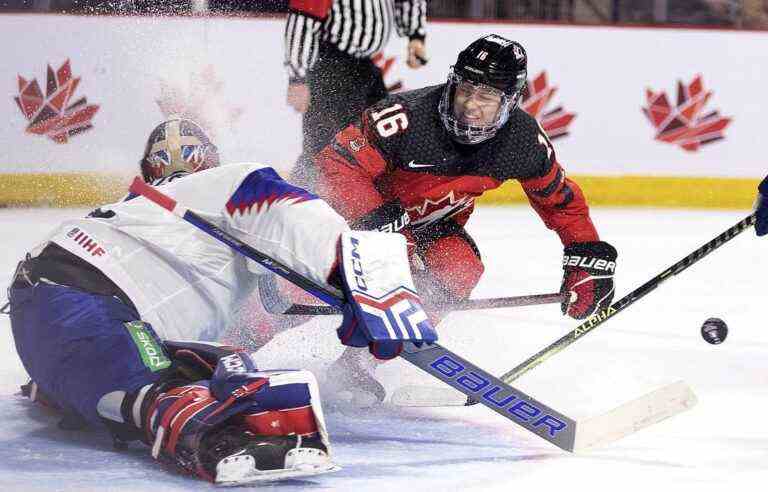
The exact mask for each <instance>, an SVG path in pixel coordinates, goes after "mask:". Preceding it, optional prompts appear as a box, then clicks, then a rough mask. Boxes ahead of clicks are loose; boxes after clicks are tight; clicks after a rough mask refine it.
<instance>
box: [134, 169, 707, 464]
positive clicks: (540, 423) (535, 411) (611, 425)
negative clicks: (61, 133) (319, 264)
mask: <svg viewBox="0 0 768 492" xmlns="http://www.w3.org/2000/svg"><path fill="white" fill-rule="evenodd" d="M130 191H131V192H132V193H135V194H136V195H141V196H143V197H144V198H146V199H148V200H149V201H151V202H152V203H155V204H156V205H158V206H160V207H162V208H164V209H166V210H168V211H169V212H171V213H173V214H174V215H176V216H178V217H180V218H181V219H182V220H184V221H186V222H188V223H190V224H192V225H194V226H195V227H197V228H198V229H200V230H201V231H202V232H204V233H206V234H208V235H210V236H212V237H213V238H215V239H218V240H219V241H221V242H223V243H224V244H226V245H228V246H230V247H231V248H232V249H234V250H235V251H237V252H239V253H241V254H242V255H244V256H246V257H247V258H250V259H251V260H253V261H255V262H257V263H259V264H260V265H262V266H264V267H265V268H268V269H269V270H271V271H273V272H275V273H276V274H278V275H280V276H282V277H283V278H285V279H287V280H289V281H291V282H294V283H295V284H296V285H297V286H299V287H301V288H302V289H305V290H306V291H307V292H309V293H310V294H312V295H314V296H316V297H318V298H319V299H321V300H323V301H325V302H327V303H328V304H330V305H332V306H337V307H340V306H342V304H343V303H344V299H343V297H342V293H341V292H340V291H338V290H335V289H334V290H331V289H329V288H326V287H324V286H321V285H319V284H317V283H315V282H313V281H312V280H310V279H307V278H306V277H303V276H302V275H300V274H299V273H297V272H295V271H293V270H291V269H290V268H288V267H286V266H285V265H283V264H282V263H280V262H278V261H276V260H275V259H273V258H271V257H269V256H267V255H265V254H263V253H261V252H259V251H257V250H256V249H254V248H252V247H251V246H249V245H247V244H245V243H243V242H242V241H240V240H239V239H237V238H235V237H233V236H231V235H230V234H228V233H226V232H225V231H223V230H222V229H220V228H219V227H217V226H216V225H214V224H212V223H211V222H209V221H207V220H205V219H204V218H202V217H201V216H200V215H198V214H196V213H195V212H193V211H191V210H189V209H187V208H185V207H183V206H181V205H179V204H178V203H177V202H176V200H174V199H173V198H171V197H169V196H167V195H165V194H164V193H162V192H160V191H159V190H157V189H155V188H153V187H151V186H149V185H148V184H146V183H144V181H143V180H141V179H140V178H135V179H134V181H133V183H132V184H131V187H130ZM400 357H402V358H403V359H405V360H407V361H408V362H410V363H411V364H413V365H415V366H416V367H419V368H420V369H422V370H424V371H426V372H428V373H429V374H431V375H432V376H434V377H435V378H437V379H439V380H440V381H443V382H444V383H446V384H448V385H449V386H452V387H454V388H456V389H457V390H459V391H460V392H462V393H463V394H464V395H465V396H466V397H467V398H472V399H476V400H478V401H479V402H480V403H482V404H483V405H485V406H486V407H488V408H490V409H491V410H493V411H495V412H497V413H499V414H500V415H502V416H504V417H505V418H507V419H509V420H511V421H513V422H515V423H517V424H518V425H520V426H522V427H523V428H525V429H527V430H528V431H530V432H532V433H534V434H536V435H538V436H540V437H542V438H543V439H545V440H547V441H549V442H550V443H552V444H554V445H555V446H557V447H559V448H561V449H563V450H565V451H571V452H572V451H575V450H578V449H584V448H586V447H588V446H590V445H592V444H597V443H601V444H602V443H606V442H610V441H613V440H616V439H619V438H620V437H623V436H624V435H626V434H628V433H631V432H634V430H635V429H638V428H641V427H643V426H644V424H645V423H653V422H655V421H658V420H659V419H663V418H666V417H668V416H671V415H674V414H676V413H679V412H681V411H683V410H685V409H686V408H688V407H690V406H692V405H693V403H695V397H693V396H692V394H691V393H690V390H689V389H688V388H687V386H686V387H684V388H680V389H678V390H676V391H673V392H671V393H674V394H671V395H667V396H666V398H665V400H664V401H663V402H657V405H652V404H651V403H653V402H652V401H651V400H650V399H648V398H647V397H644V398H642V399H641V400H642V401H641V402H640V403H639V404H637V405H636V407H637V408H640V409H641V410H640V411H638V412H634V413H632V412H626V411H620V410H621V409H617V411H619V414H620V415H619V416H618V417H613V418H611V419H602V420H600V421H598V422H597V424H590V422H591V421H586V422H583V423H581V425H579V423H577V422H576V421H575V420H573V419H571V418H569V417H567V416H566V415H564V414H562V413H560V412H558V411H556V410H554V409H552V408H550V407H548V406H546V405H544V404H542V403H540V402H538V401H537V400H535V399H534V398H532V397H530V396H528V395H527V394H525V393H523V392H522V391H520V390H518V389H516V388H513V387H512V386H510V385H508V384H507V383H504V382H503V381H501V380H500V379H498V378H496V377H495V376H493V375H491V374H489V373H488V372H486V371H484V370H482V369H480V368H479V367H477V366H475V365H474V364H472V363H471V362H469V361H467V360H465V359H463V358H461V357H459V356H458V355H456V354H454V353H453V352H451V351H450V350H448V349H446V348H445V347H442V346H440V345H439V344H437V343H434V344H430V345H427V344H422V346H421V347H417V346H416V345H414V344H412V343H410V342H408V343H406V344H405V347H404V349H403V351H402V352H401V354H400ZM683 386H685V385H683ZM656 393H657V392H654V395H655V394H656ZM654 401H655V400H654ZM633 408H635V407H633ZM585 424H586V425H585ZM585 427H586V431H584V430H582V431H581V432H578V431H579V429H584V428H585Z"/></svg>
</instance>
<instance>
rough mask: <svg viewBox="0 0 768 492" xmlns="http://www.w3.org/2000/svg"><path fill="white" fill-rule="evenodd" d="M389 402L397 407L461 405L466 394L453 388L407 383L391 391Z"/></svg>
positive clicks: (465, 401) (465, 400)
mask: <svg viewBox="0 0 768 492" xmlns="http://www.w3.org/2000/svg"><path fill="white" fill-rule="evenodd" d="M389 403H390V404H392V405H395V406H398V407H463V406H464V405H466V403H467V396H466V395H465V394H464V393H461V392H459V391H456V390H455V389H453V388H438V387H434V386H415V385H408V386H401V387H399V388H397V389H396V390H395V391H394V392H392V395H391V396H390V397H389Z"/></svg>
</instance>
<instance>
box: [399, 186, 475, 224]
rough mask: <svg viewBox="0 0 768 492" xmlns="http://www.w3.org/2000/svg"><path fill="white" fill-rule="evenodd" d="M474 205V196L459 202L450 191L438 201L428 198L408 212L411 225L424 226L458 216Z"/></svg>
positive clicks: (461, 199)
mask: <svg viewBox="0 0 768 492" xmlns="http://www.w3.org/2000/svg"><path fill="white" fill-rule="evenodd" d="M473 203H475V198H474V197H473V196H471V195H464V196H463V197H461V198H459V199H458V200H457V199H456V197H455V196H454V195H453V191H450V192H449V193H448V194H447V195H445V196H444V197H442V198H440V199H438V200H436V201H433V200H430V199H429V198H427V199H425V200H424V203H423V204H421V205H417V206H415V207H409V208H407V209H406V211H407V212H408V214H409V215H410V216H411V224H413V225H415V226H424V225H428V224H434V223H435V222H437V221H439V220H441V219H445V218H448V217H451V216H453V215H456V214H457V213H459V212H461V211H462V210H466V209H468V208H469V207H471V206H472V204H473Z"/></svg>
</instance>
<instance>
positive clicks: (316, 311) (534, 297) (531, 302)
mask: <svg viewBox="0 0 768 492" xmlns="http://www.w3.org/2000/svg"><path fill="white" fill-rule="evenodd" d="M562 300H563V296H562V294H560V293H558V292H554V293H552V294H531V295H526V296H513V297H495V298H490V299H468V300H466V301H463V302H459V303H455V304H440V305H435V306H428V308H429V307H431V308H432V309H436V310H438V311H444V312H448V311H471V310H474V309H497V308H506V307H518V306H536V305H540V304H559V303H560V302H562ZM281 314H293V315H315V316H318V315H328V314H339V311H338V310H337V309H336V308H334V307H332V306H313V305H308V304H293V305H292V306H290V307H289V308H288V309H286V310H285V311H284V312H283V313H281Z"/></svg>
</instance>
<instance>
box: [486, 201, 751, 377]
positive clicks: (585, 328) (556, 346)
mask: <svg viewBox="0 0 768 492" xmlns="http://www.w3.org/2000/svg"><path fill="white" fill-rule="evenodd" d="M754 223H755V214H754V213H753V214H751V215H748V216H747V217H745V218H743V219H742V220H740V221H739V222H738V223H736V224H735V225H733V226H731V227H730V228H728V229H727V230H726V231H725V232H723V233H722V234H720V235H718V236H716V237H715V238H713V239H712V240H710V241H709V242H708V243H706V244H705V245H703V246H701V247H700V248H698V249H696V250H695V251H693V252H692V253H691V254H689V255H688V256H686V257H685V258H683V259H682V260H680V261H678V262H677V263H675V264H674V265H672V266H671V267H669V268H667V269H666V270H664V271H663V272H661V273H660V274H658V275H656V276H655V277H653V278H652V279H650V280H649V281H647V282H646V283H644V284H643V285H641V286H640V287H638V288H637V289H635V290H633V291H632V292H630V293H629V294H627V295H626V296H624V297H622V298H621V299H620V300H618V301H616V302H614V303H613V304H611V305H610V306H608V307H607V308H606V309H604V310H602V311H600V312H599V313H597V314H594V315H592V316H591V317H589V318H588V319H587V320H586V321H585V322H583V323H582V324H580V325H579V326H577V327H576V328H575V329H574V330H572V331H571V332H569V333H568V334H567V335H565V336H563V337H562V338H560V339H559V340H557V341H556V342H554V343H552V344H550V345H549V346H548V347H546V348H544V349H542V350H540V351H539V352H537V353H536V354H534V355H532V356H531V357H529V358H528V359H526V360H525V361H523V362H522V363H521V364H518V365H517V366H515V367H514V368H512V369H511V370H510V371H508V372H507V373H505V374H504V375H503V376H501V379H502V380H503V381H504V382H506V383H511V382H512V381H515V380H516V379H517V378H519V377H520V376H522V375H523V374H525V373H526V372H528V371H530V370H531V369H533V368H534V367H536V366H538V365H539V364H541V363H542V362H544V361H545V360H547V359H549V358H550V357H552V356H553V355H555V354H556V353H558V352H560V351H561V350H563V349H564V348H566V347H568V346H569V345H570V344H572V343H573V342H575V341H576V340H578V339H580V338H581V337H583V336H584V335H586V334H587V333H589V332H591V331H592V330H594V329H595V328H597V327H598V326H600V325H602V324H603V323H605V322H606V321H608V320H609V319H611V318H612V317H614V316H615V315H616V314H618V313H620V312H621V311H623V310H625V309H626V308H628V307H629V306H631V305H632V304H634V303H635V302H636V301H639V300H640V299H642V298H643V297H645V296H646V295H648V294H649V293H650V292H652V291H653V290H654V289H656V287H658V286H659V285H661V284H662V282H664V281H665V280H668V279H670V278H672V277H674V276H675V275H677V274H679V273H681V272H683V271H684V270H686V269H687V268H688V267H689V266H691V265H693V264H694V263H696V262H697V261H699V260H701V259H702V258H704V257H705V256H707V255H708V254H710V253H711V252H713V251H714V250H716V249H717V248H719V247H720V246H722V245H724V244H725V243H727V242H728V241H730V240H731V239H733V238H734V237H736V236H738V235H739V234H741V233H742V232H744V231H745V230H747V228H748V227H749V226H752V225H754Z"/></svg>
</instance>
